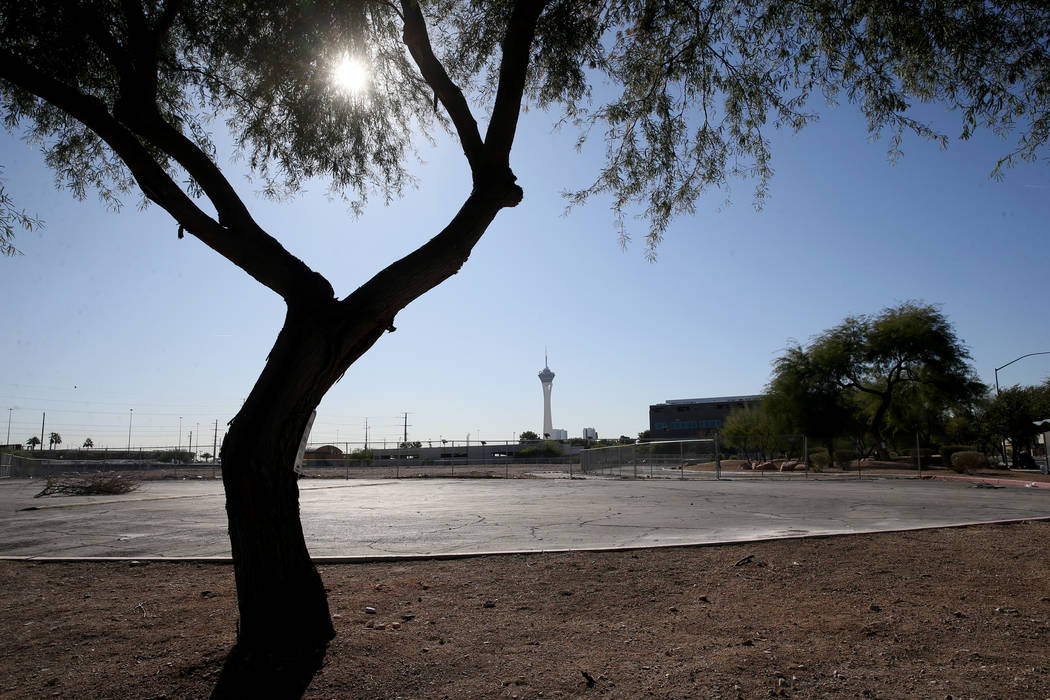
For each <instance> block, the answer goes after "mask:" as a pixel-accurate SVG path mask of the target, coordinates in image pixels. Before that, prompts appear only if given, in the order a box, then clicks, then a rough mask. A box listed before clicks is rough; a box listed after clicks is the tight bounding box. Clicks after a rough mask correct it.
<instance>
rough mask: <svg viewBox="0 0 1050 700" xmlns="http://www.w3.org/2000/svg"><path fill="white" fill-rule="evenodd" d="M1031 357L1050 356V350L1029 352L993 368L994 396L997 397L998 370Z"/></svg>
mask: <svg viewBox="0 0 1050 700" xmlns="http://www.w3.org/2000/svg"><path fill="white" fill-rule="evenodd" d="M1033 355H1050V350H1047V351H1045V352H1030V353H1028V354H1027V355H1021V356H1020V357H1015V358H1014V359H1012V360H1010V361H1009V362H1007V363H1006V364H1005V365H1003V366H1002V367H996V368H995V395H996V396H998V395H999V370H1001V369H1004V368H1006V367H1009V366H1010V365H1012V364H1013V363H1015V362H1017V361H1018V360H1023V359H1024V358H1026V357H1032V356H1033Z"/></svg>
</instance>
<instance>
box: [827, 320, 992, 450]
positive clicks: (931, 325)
mask: <svg viewBox="0 0 1050 700" xmlns="http://www.w3.org/2000/svg"><path fill="white" fill-rule="evenodd" d="M809 352H810V353H811V354H812V355H813V356H814V357H816V358H817V360H818V362H819V363H820V365H821V366H822V367H825V368H826V369H827V370H828V371H829V376H830V378H831V380H832V381H833V382H834V383H836V384H837V385H838V386H839V387H840V388H841V389H842V390H843V391H851V392H857V393H858V395H859V398H863V399H864V405H865V406H866V409H865V413H866V414H867V429H868V432H870V433H871V434H872V435H873V436H874V437H875V440H876V451H878V452H879V454H880V456H881V457H883V458H885V457H888V455H887V453H886V447H887V432H888V431H887V427H888V424H887V417H888V415H889V412H890V409H891V408H892V407H893V406H894V404H895V402H897V401H900V400H902V399H903V398H905V397H904V396H903V395H904V394H905V393H906V392H908V391H912V392H913V393H914V392H916V391H920V390H921V391H922V397H923V398H924V399H929V400H932V401H936V402H937V403H938V404H939V405H940V406H943V405H945V404H947V403H950V402H955V401H960V402H965V401H968V400H972V399H973V398H975V397H977V396H980V395H981V394H983V393H984V391H985V388H984V386H983V385H982V384H981V383H980V382H979V381H977V379H976V378H975V376H974V373H973V370H972V369H971V367H970V365H969V363H968V360H969V359H970V354H969V351H968V350H967V349H966V347H965V346H964V345H963V343H962V342H961V341H960V340H959V338H958V337H957V336H956V335H955V330H954V329H953V328H952V325H951V323H950V322H949V321H948V319H947V318H946V317H945V316H944V314H942V313H941V312H940V310H939V309H937V307H935V306H932V305H929V304H921V303H918V302H905V303H903V304H900V305H899V306H896V307H891V308H886V309H883V310H882V311H881V312H880V313H878V314H875V315H863V316H853V317H850V318H847V319H845V320H844V321H843V322H842V323H841V324H839V325H838V326H836V327H835V328H832V329H831V330H828V331H826V332H825V333H823V334H822V335H820V336H819V337H818V338H817V339H816V340H815V341H814V342H813V343H812V344H811V346H810V349H809Z"/></svg>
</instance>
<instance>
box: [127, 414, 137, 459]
mask: <svg viewBox="0 0 1050 700" xmlns="http://www.w3.org/2000/svg"><path fill="white" fill-rule="evenodd" d="M134 416H135V409H134V408H129V409H128V452H129V453H130V452H131V419H132V418H133V417H134Z"/></svg>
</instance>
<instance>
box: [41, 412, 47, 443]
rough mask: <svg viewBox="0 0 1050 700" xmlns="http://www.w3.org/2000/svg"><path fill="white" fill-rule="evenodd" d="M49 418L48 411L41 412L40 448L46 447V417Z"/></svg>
mask: <svg viewBox="0 0 1050 700" xmlns="http://www.w3.org/2000/svg"><path fill="white" fill-rule="evenodd" d="M45 418H47V411H41V412H40V449H44V419H45Z"/></svg>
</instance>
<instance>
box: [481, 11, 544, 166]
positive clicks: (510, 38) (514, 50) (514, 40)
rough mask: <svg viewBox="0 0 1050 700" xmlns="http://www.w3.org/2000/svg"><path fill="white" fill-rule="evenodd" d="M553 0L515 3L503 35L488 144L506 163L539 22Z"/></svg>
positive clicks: (501, 162)
mask: <svg viewBox="0 0 1050 700" xmlns="http://www.w3.org/2000/svg"><path fill="white" fill-rule="evenodd" d="M548 1H549V0H520V2H518V3H516V4H515V5H514V10H513V11H512V12H511V15H510V19H509V20H508V22H507V32H506V34H505V35H504V37H503V58H502V60H501V61H500V66H499V88H498V89H497V91H496V101H495V103H494V105H493V107H492V119H490V120H489V128H488V131H487V132H486V133H485V145H486V146H487V147H488V149H489V152H490V153H491V154H492V155H493V157H494V158H495V159H496V162H497V163H499V164H500V165H502V166H506V167H509V165H510V148H511V145H512V144H513V143H514V132H515V131H516V129H517V127H518V115H519V114H520V113H521V98H522V95H523V94H524V92H525V77H526V75H527V73H528V68H529V54H530V53H531V51H532V40H533V38H534V37H535V35H536V22H537V21H538V20H539V18H540V14H541V13H542V12H543V8H544V7H546V6H547V3H548Z"/></svg>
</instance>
